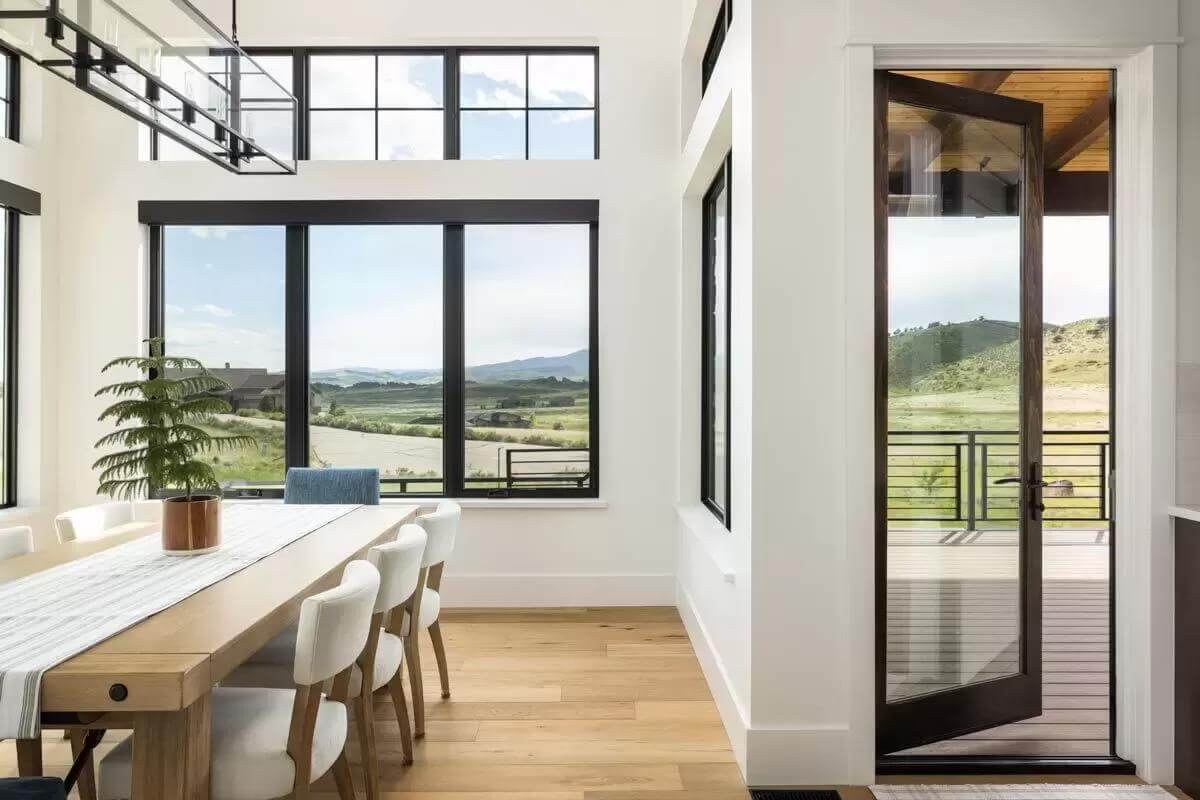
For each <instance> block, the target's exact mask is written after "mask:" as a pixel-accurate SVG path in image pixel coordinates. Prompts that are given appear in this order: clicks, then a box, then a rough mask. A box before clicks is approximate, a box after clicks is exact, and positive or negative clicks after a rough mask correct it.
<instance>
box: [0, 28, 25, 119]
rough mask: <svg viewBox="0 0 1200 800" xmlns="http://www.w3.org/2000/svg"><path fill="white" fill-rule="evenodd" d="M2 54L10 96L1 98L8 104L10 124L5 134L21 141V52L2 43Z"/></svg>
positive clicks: (0, 100)
mask: <svg viewBox="0 0 1200 800" xmlns="http://www.w3.org/2000/svg"><path fill="white" fill-rule="evenodd" d="M0 56H3V57H4V58H5V59H6V63H5V72H7V73H8V75H7V78H8V96H7V97H3V98H0V102H3V103H4V104H5V105H7V106H8V124H7V126H6V128H5V131H4V136H5V137H6V138H8V139H12V140H13V141H14V142H19V141H21V54H20V53H18V52H16V51H15V50H12V49H11V48H8V47H5V46H4V45H0Z"/></svg>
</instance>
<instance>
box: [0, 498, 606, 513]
mask: <svg viewBox="0 0 1200 800" xmlns="http://www.w3.org/2000/svg"><path fill="white" fill-rule="evenodd" d="M442 499H443V498H441V497H385V498H384V499H382V500H380V501H379V502H380V505H385V506H422V507H425V508H433V507H434V506H436V505H437V504H438V502H439V501H440V500H442ZM450 499H453V500H454V501H455V502H456V503H458V504H459V505H460V506H462V507H463V508H506V509H523V510H531V509H563V508H581V509H598V508H608V501H607V500H603V499H601V498H597V497H524V498H522V497H508V498H499V497H497V498H492V497H459V498H450ZM225 501H226V502H232V503H282V502H283V499H282V498H279V497H229V498H226V499H225ZM2 513H3V512H0V514H2Z"/></svg>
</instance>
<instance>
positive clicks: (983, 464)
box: [979, 442, 988, 520]
mask: <svg viewBox="0 0 1200 800" xmlns="http://www.w3.org/2000/svg"><path fill="white" fill-rule="evenodd" d="M979 499H980V503H979V518H980V519H984V520H986V519H987V518H988V446H987V443H986V442H985V443H983V444H981V445H979Z"/></svg>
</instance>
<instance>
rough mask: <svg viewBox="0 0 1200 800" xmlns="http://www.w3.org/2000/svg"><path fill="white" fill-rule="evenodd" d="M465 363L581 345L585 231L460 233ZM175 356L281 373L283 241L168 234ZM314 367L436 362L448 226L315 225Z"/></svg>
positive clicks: (240, 231)
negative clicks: (463, 256) (445, 229)
mask: <svg viewBox="0 0 1200 800" xmlns="http://www.w3.org/2000/svg"><path fill="white" fill-rule="evenodd" d="M465 238H466V242H465V247H466V263H465V275H466V356H467V364H468V365H469V366H474V365H478V364H490V363H496V362H500V361H509V360H513V359H520V358H531V357H534V356H558V355H564V354H566V353H569V352H572V351H575V350H580V349H583V348H585V347H587V341H588V335H587V334H588V228H587V226H586V225H537V226H517V225H510V226H503V225H494V226H468V227H467V229H466V237H465ZM164 246H165V250H166V280H165V291H166V309H165V317H166V320H165V327H166V335H167V342H168V347H169V348H170V349H171V351H172V352H176V353H179V354H184V355H191V356H194V357H196V358H199V359H200V360H202V361H203V362H204V363H205V364H206V365H208V366H210V367H220V366H224V365H225V363H227V362H228V363H229V364H230V365H231V366H235V367H266V368H267V369H270V370H272V371H278V370H282V369H283V361H284V333H283V331H284V231H283V228H279V227H260V228H254V227H242V228H236V227H235V228H177V227H170V228H167V229H166V239H165V243H164ZM309 247H310V264H309V268H310V290H311V302H310V314H311V321H310V324H311V352H310V363H311V367H312V369H313V370H324V369H333V368H337V367H375V368H379V369H429V368H438V367H440V366H441V360H442V338H441V332H442V292H441V284H442V229H441V227H439V226H361V227H356V226H314V227H313V228H311V229H310V239H309Z"/></svg>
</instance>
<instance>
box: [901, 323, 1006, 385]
mask: <svg viewBox="0 0 1200 800" xmlns="http://www.w3.org/2000/svg"><path fill="white" fill-rule="evenodd" d="M1019 332H1020V326H1019V325H1018V324H1017V323H1016V322H1005V321H1002V320H995V319H982V318H981V319H976V320H971V321H970V322H945V323H939V322H933V323H930V324H929V325H927V326H926V327H924V328H911V329H909V330H906V331H900V332H893V333H892V335H891V336H889V337H888V375H889V378H890V382H891V384H892V386H893V387H897V388H899V387H905V386H912V385H913V384H914V383H916V382H917V381H919V380H920V379H921V378H923V377H925V376H926V375H928V374H929V373H931V372H933V371H935V370H937V369H938V368H940V367H943V366H945V365H946V364H953V363H955V362H957V361H962V360H963V359H964V358H969V357H971V356H973V355H975V354H976V353H981V352H983V351H985V350H989V349H991V348H993V347H998V346H1002V345H1005V344H1008V343H1009V342H1015V341H1016V340H1017V335H1018V333H1019Z"/></svg>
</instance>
